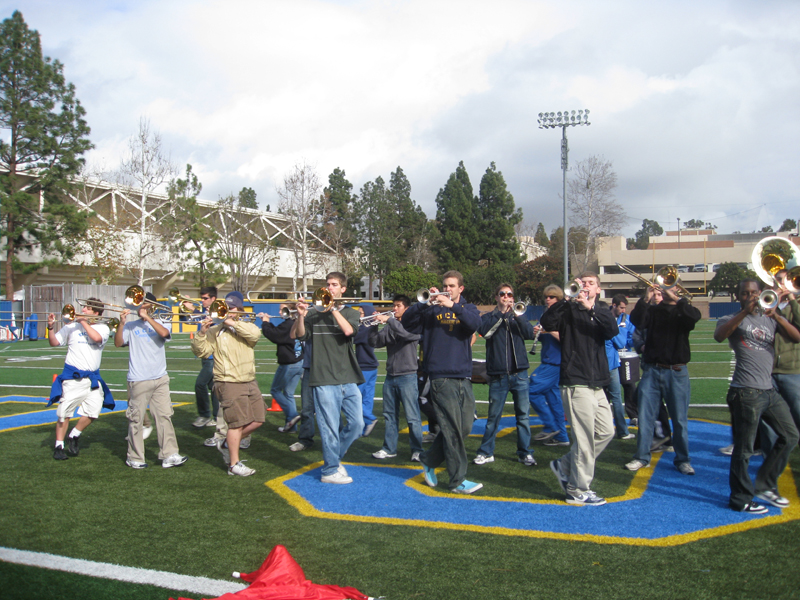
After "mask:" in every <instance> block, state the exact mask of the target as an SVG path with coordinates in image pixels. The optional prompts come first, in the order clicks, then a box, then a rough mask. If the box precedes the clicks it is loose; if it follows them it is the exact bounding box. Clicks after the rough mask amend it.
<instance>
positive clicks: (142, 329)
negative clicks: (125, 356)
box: [122, 319, 169, 381]
mask: <svg viewBox="0 0 800 600" xmlns="http://www.w3.org/2000/svg"><path fill="white" fill-rule="evenodd" d="M168 339H169V338H167V339H164V338H162V337H161V336H160V335H158V333H156V330H155V329H153V326H152V325H150V323H148V322H146V321H143V320H141V319H139V320H136V321H128V322H127V323H125V328H124V329H123V330H122V341H123V343H124V344H125V345H126V346H128V347H129V348H130V359H129V360H128V381H151V380H154V379H161V378H162V377H163V376H164V375H166V374H167V356H166V352H165V351H164V344H166V343H167V340H168Z"/></svg>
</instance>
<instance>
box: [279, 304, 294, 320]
mask: <svg viewBox="0 0 800 600" xmlns="http://www.w3.org/2000/svg"><path fill="white" fill-rule="evenodd" d="M278 315H279V316H280V317H281V319H294V318H296V317H297V311H296V310H295V309H293V308H289V307H288V306H281V309H280V310H279V311H278Z"/></svg>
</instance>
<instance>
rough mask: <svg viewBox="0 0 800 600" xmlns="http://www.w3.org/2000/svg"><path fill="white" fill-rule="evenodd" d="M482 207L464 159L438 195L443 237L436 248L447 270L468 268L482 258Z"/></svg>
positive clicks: (441, 235) (438, 209) (437, 216)
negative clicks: (480, 230)
mask: <svg viewBox="0 0 800 600" xmlns="http://www.w3.org/2000/svg"><path fill="white" fill-rule="evenodd" d="M480 226H481V224H480V210H479V208H478V203H477V200H476V198H475V196H474V195H473V193H472V184H471V183H470V181H469V175H467V169H466V168H465V167H464V162H463V161H461V162H459V163H458V168H456V171H455V173H452V174H451V175H450V178H449V179H448V180H447V183H446V184H445V186H444V187H443V188H441V189H440V190H439V193H438V194H437V195H436V227H437V228H438V229H439V234H440V237H439V239H438V240H437V241H436V244H435V246H434V250H435V252H436V255H437V256H438V258H439V263H440V264H441V266H442V267H443V268H444V269H458V270H460V271H462V272H466V271H469V270H470V269H471V268H473V267H474V266H475V265H477V264H478V261H479V260H481V258H482V256H481V237H480V234H479V228H480Z"/></svg>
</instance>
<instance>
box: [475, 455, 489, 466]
mask: <svg viewBox="0 0 800 600" xmlns="http://www.w3.org/2000/svg"><path fill="white" fill-rule="evenodd" d="M472 462H474V463H475V464H476V465H485V464H486V463H490V462H494V456H486V455H485V454H478V456H476V457H475V458H474V459H473V460H472Z"/></svg>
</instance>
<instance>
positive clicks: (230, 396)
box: [214, 380, 267, 429]
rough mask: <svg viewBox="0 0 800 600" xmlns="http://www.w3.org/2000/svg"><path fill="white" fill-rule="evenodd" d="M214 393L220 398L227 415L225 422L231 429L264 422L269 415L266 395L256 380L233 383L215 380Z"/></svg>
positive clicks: (220, 403)
mask: <svg viewBox="0 0 800 600" xmlns="http://www.w3.org/2000/svg"><path fill="white" fill-rule="evenodd" d="M214 395H215V396H216V397H217V398H218V399H219V405H220V406H221V407H222V410H223V413H224V415H225V422H226V423H227V424H228V427H230V428H231V429H238V428H239V427H244V426H245V425H249V424H250V423H263V422H264V419H265V418H266V415H267V412H266V411H267V407H266V406H265V404H264V396H262V395H261V391H260V390H259V389H258V384H257V383H256V382H255V380H254V381H248V382H247V383H232V382H229V381H215V382H214Z"/></svg>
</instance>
